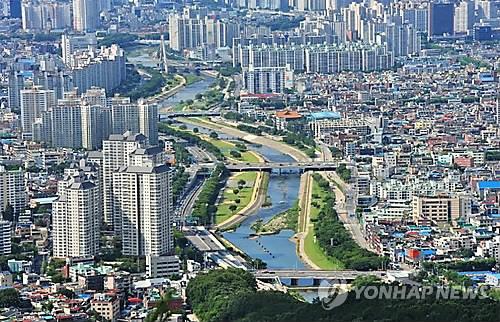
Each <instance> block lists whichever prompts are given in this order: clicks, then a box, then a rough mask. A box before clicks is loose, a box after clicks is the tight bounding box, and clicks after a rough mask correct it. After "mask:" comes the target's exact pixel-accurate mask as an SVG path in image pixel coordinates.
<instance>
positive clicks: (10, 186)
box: [0, 165, 28, 215]
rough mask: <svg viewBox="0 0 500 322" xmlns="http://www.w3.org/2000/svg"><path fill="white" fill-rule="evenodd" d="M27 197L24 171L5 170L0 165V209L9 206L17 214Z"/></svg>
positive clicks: (22, 207)
mask: <svg viewBox="0 0 500 322" xmlns="http://www.w3.org/2000/svg"><path fill="white" fill-rule="evenodd" d="M27 198H28V197H27V192H26V182H25V180H24V171H23V170H22V169H17V170H7V169H6V168H5V167H4V166H1V165H0V211H4V210H5V209H6V208H7V207H8V206H11V207H12V208H13V210H14V214H15V215H18V214H20V213H21V212H22V211H24V209H25V208H26V205H27Z"/></svg>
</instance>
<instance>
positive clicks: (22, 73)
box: [6, 36, 126, 110]
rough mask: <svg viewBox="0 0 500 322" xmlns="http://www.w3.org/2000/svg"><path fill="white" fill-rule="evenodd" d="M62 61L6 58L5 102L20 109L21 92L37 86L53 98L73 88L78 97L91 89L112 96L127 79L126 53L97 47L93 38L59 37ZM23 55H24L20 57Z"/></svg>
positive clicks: (49, 57) (41, 57) (114, 47)
mask: <svg viewBox="0 0 500 322" xmlns="http://www.w3.org/2000/svg"><path fill="white" fill-rule="evenodd" d="M62 38H63V40H62V46H63V50H62V52H63V61H62V62H61V60H60V58H59V57H58V56H56V55H32V56H31V57H30V58H26V57H22V56H21V55H19V57H18V56H14V57H13V58H12V59H6V61H8V62H9V63H10V64H8V65H6V73H7V77H8V103H9V107H10V108H11V109H14V110H15V109H21V101H22V100H21V91H23V90H29V89H30V88H32V87H34V86H35V87H36V88H38V89H42V90H50V91H53V92H54V96H55V98H56V99H62V98H63V93H65V92H70V91H72V90H73V89H76V90H77V92H78V94H82V93H84V92H86V91H87V90H88V89H90V88H92V87H101V88H104V89H105V90H106V92H107V93H108V94H110V93H113V90H115V89H116V88H117V87H118V86H119V85H120V84H122V83H123V81H124V80H125V78H126V67H125V60H126V59H125V52H124V51H123V49H121V48H120V47H119V46H117V45H112V46H111V47H108V48H106V47H101V48H96V39H95V37H90V36H89V37H86V36H83V37H76V36H75V37H72V36H63V37H62ZM23 56H24V55H23Z"/></svg>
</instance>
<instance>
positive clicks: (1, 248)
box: [0, 220, 12, 255]
mask: <svg viewBox="0 0 500 322" xmlns="http://www.w3.org/2000/svg"><path fill="white" fill-rule="evenodd" d="M11 252H12V223H11V222H10V221H7V220H0V255H8V254H10V253H11Z"/></svg>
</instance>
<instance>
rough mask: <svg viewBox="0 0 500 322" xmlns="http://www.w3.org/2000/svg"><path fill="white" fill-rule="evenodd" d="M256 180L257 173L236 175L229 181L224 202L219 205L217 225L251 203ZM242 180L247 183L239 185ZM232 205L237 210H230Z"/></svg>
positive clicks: (216, 214) (216, 215)
mask: <svg viewBox="0 0 500 322" xmlns="http://www.w3.org/2000/svg"><path fill="white" fill-rule="evenodd" d="M256 178H257V172H242V173H237V174H234V175H232V176H231V177H230V178H229V179H228V183H227V185H226V187H225V188H224V193H223V196H222V201H221V203H219V204H218V205H217V212H216V213H215V223H216V224H219V223H221V222H224V221H225V220H227V219H229V218H230V217H231V216H233V215H235V214H237V213H238V212H239V211H240V210H241V209H243V208H245V207H246V206H247V205H248V204H249V203H250V201H251V200H252V194H253V189H254V186H255V180H256ZM240 180H243V181H245V184H244V185H239V184H238V181H240ZM238 186H240V187H241V189H240V187H238ZM235 192H237V193H235ZM237 200H239V202H237ZM231 205H234V206H236V208H235V209H230V207H231Z"/></svg>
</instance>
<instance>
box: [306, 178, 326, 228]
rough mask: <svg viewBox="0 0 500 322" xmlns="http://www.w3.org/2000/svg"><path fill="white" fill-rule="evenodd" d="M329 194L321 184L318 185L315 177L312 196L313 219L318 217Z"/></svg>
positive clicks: (311, 216)
mask: <svg viewBox="0 0 500 322" xmlns="http://www.w3.org/2000/svg"><path fill="white" fill-rule="evenodd" d="M327 195H328V192H327V191H324V190H323V189H321V188H320V186H319V185H318V182H317V181H316V180H314V179H313V186H312V196H311V204H312V205H311V214H310V218H311V220H314V219H316V218H318V214H319V211H320V209H321V207H322V206H323V203H324V202H323V199H324V197H326V196H327ZM315 205H316V206H315Z"/></svg>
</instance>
